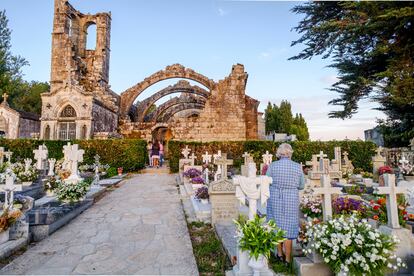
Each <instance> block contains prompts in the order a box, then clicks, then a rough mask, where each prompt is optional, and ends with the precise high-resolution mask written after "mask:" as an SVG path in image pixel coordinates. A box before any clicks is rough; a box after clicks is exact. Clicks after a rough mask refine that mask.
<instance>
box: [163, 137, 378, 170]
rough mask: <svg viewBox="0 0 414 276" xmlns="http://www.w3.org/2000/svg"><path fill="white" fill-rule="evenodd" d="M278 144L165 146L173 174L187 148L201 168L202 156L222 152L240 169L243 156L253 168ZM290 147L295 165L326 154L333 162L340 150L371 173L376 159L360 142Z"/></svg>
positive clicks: (371, 145) (179, 143) (369, 147)
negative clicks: (250, 161)
mask: <svg viewBox="0 0 414 276" xmlns="http://www.w3.org/2000/svg"><path fill="white" fill-rule="evenodd" d="M279 144H280V143H274V142H272V141H229V142H208V143H201V142H182V141H170V142H169V144H168V158H169V164H170V170H171V172H173V173H176V172H178V163H179V159H180V158H181V156H182V155H181V149H182V148H184V147H185V145H188V146H189V148H191V150H192V151H191V152H194V154H195V155H197V157H198V158H197V162H198V163H199V164H201V155H202V154H204V153H205V152H206V151H208V152H209V153H210V154H212V153H217V151H218V150H221V151H222V152H223V153H227V157H228V158H230V159H233V163H234V165H233V166H234V167H240V165H241V164H242V162H243V157H242V155H243V153H244V152H249V153H250V154H251V155H252V156H253V158H254V160H255V162H256V164H259V163H261V162H262V154H264V153H265V152H266V151H267V150H268V151H269V152H270V153H275V152H276V149H277V147H278V146H279ZM290 144H291V145H292V147H293V150H294V152H293V157H292V159H293V160H295V161H296V162H302V164H305V162H306V161H309V160H311V159H312V154H318V153H319V151H323V152H324V153H326V154H328V157H329V158H330V159H333V158H334V148H335V147H341V149H342V152H344V151H346V152H348V154H349V156H348V157H349V158H350V160H351V161H352V163H353V165H354V167H355V168H360V169H362V170H363V171H372V163H371V158H372V156H373V155H375V149H376V146H375V144H374V143H371V142H363V141H329V142H319V141H314V142H309V141H295V142H291V143H290Z"/></svg>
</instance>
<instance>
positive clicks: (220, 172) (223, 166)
mask: <svg viewBox="0 0 414 276" xmlns="http://www.w3.org/2000/svg"><path fill="white" fill-rule="evenodd" d="M219 154H220V155H216V157H215V158H214V164H215V165H217V171H216V173H215V175H214V181H219V180H220V179H227V178H228V176H227V166H228V165H233V160H229V159H227V154H226V153H223V154H222V153H221V152H220V151H219Z"/></svg>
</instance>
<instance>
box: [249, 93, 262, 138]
mask: <svg viewBox="0 0 414 276" xmlns="http://www.w3.org/2000/svg"><path fill="white" fill-rule="evenodd" d="M258 107H259V101H258V100H255V99H253V98H251V97H249V96H246V140H257V139H258V138H259V136H258V134H259V129H258V120H257V119H258V118H257V108H258Z"/></svg>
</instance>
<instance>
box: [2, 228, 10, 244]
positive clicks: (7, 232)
mask: <svg viewBox="0 0 414 276" xmlns="http://www.w3.org/2000/svg"><path fill="white" fill-rule="evenodd" d="M9 238H10V229H7V230H5V231H3V232H1V233H0V244H3V243H6V242H8V241H9Z"/></svg>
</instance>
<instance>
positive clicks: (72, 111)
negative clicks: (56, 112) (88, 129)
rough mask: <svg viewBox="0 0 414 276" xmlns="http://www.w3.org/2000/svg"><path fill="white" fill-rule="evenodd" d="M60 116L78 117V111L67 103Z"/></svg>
mask: <svg viewBox="0 0 414 276" xmlns="http://www.w3.org/2000/svg"><path fill="white" fill-rule="evenodd" d="M60 117H63V118H68V117H76V111H75V109H74V108H73V107H72V106H71V105H67V106H66V107H65V108H64V109H63V110H62V112H61V113H60Z"/></svg>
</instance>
